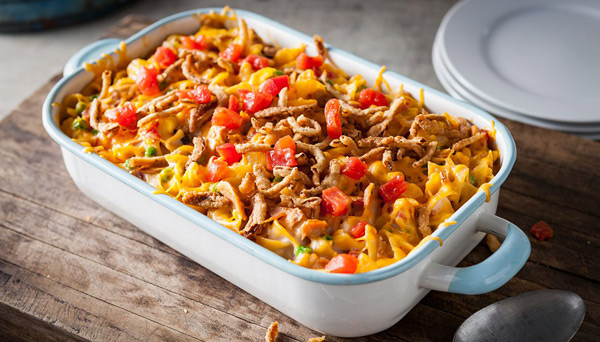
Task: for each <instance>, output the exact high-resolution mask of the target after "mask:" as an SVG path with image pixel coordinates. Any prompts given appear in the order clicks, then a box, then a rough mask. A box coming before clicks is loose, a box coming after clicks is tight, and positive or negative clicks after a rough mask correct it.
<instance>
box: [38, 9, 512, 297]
mask: <svg viewBox="0 0 600 342" xmlns="http://www.w3.org/2000/svg"><path fill="white" fill-rule="evenodd" d="M221 9H222V8H202V9H197V10H191V11H186V12H181V13H178V14H174V15H172V16H169V17H167V18H164V19H162V20H159V21H157V22H156V23H154V24H152V25H150V26H148V27H147V28H145V29H143V30H141V31H140V32H138V33H136V34H134V35H133V36H131V37H130V38H128V39H127V40H125V43H126V44H131V43H132V42H133V41H135V40H138V39H140V38H141V37H142V36H144V35H145V34H147V33H148V32H150V31H153V30H156V29H157V28H159V27H160V26H162V25H165V24H167V23H170V22H173V21H176V20H178V19H182V18H184V17H188V16H192V15H195V14H198V13H207V12H209V11H211V10H214V11H220V10H221ZM235 11H236V12H237V13H238V14H240V16H242V17H249V18H255V19H259V20H261V21H263V22H264V23H266V24H268V25H269V26H271V27H274V28H276V29H279V30H282V31H286V32H288V33H290V34H293V35H295V36H297V37H298V38H300V39H302V40H304V41H305V42H306V43H307V44H310V43H311V42H312V37H310V36H308V35H306V34H303V33H300V32H298V31H296V30H293V29H291V28H289V27H287V26H285V25H283V24H280V23H278V22H276V21H274V20H271V19H268V18H266V17H263V16H261V15H259V14H256V13H253V12H249V11H244V10H238V9H236V10H235ZM327 47H328V48H329V49H330V51H335V52H336V53H338V54H340V55H343V56H344V57H346V58H349V59H353V60H354V61H356V62H358V63H362V64H363V65H366V66H369V67H370V68H372V69H374V70H379V68H380V67H379V66H378V65H376V64H374V63H371V62H368V61H366V60H364V59H362V58H359V57H357V56H354V55H352V54H350V53H348V52H346V51H344V50H341V49H338V48H335V47H332V46H330V45H327ZM83 72H85V70H84V69H83V68H79V69H78V70H77V71H76V72H74V73H73V74H72V75H70V76H68V77H65V78H63V79H61V80H60V81H59V82H58V83H57V84H56V85H55V86H54V87H53V88H52V90H51V91H50V93H49V94H48V96H47V97H46V100H45V102H44V105H43V114H42V115H43V118H42V122H43V124H44V127H45V129H46V131H47V132H48V134H49V135H50V137H51V138H52V139H53V140H54V141H56V142H57V143H58V144H60V145H61V146H62V147H63V148H66V149H67V150H68V151H70V152H71V153H73V154H75V155H77V156H78V157H79V158H81V159H83V160H85V161H86V162H88V163H90V164H92V165H93V166H95V167H96V168H98V169H100V170H102V171H104V172H106V173H108V174H110V175H111V176H113V177H115V178H116V179H118V180H119V181H121V182H122V183H124V184H126V185H128V186H129V187H131V188H133V189H135V190H136V191H138V192H140V193H141V194H143V195H145V196H147V197H149V198H150V199H152V200H154V201H155V202H158V203H160V204H161V205H164V206H165V207H167V208H169V209H170V210H172V211H174V212H175V213H177V214H179V215H181V216H182V217H184V218H186V219H187V220H189V221H191V222H193V223H195V224H197V225H199V226H201V227H202V228H203V229H206V230H207V231H209V232H210V233H212V234H214V235H216V236H218V237H220V238H222V239H224V240H226V241H228V242H230V243H231V244H232V245H234V246H236V247H238V248H240V249H242V250H244V251H245V252H247V253H249V254H251V255H253V256H255V257H257V258H259V259H261V260H262V261H264V262H266V263H268V264H269V265H271V266H273V267H276V268H278V269H280V270H282V271H284V272H287V273H289V274H291V275H294V276H296V277H298V278H302V279H305V280H308V281H312V282H318V283H323V284H332V285H350V284H351V285H356V284H365V283H370V282H375V281H380V280H384V279H387V278H390V277H393V276H395V275H398V274H400V273H402V272H404V271H406V270H408V269H410V268H412V267H413V266H415V265H416V264H417V263H419V262H420V261H421V260H423V259H424V258H425V257H426V256H427V255H429V254H430V253H431V252H433V250H435V249H436V248H437V247H439V243H438V242H437V241H435V240H431V241H428V242H426V243H425V244H424V245H423V246H421V247H420V248H419V249H418V250H416V251H414V252H413V253H410V254H409V255H408V256H407V257H405V258H404V259H402V260H401V261H399V262H397V263H394V264H392V265H390V266H386V267H383V268H380V269H377V270H374V271H370V272H366V273H360V274H331V273H324V272H317V271H314V270H310V269H307V268H304V267H301V266H298V265H296V264H294V263H291V262H289V261H287V260H285V259H283V258H281V257H280V256H278V255H277V254H275V253H273V252H271V251H270V250H268V249H266V248H264V247H262V246H260V245H258V244H256V243H254V242H252V241H250V240H248V239H246V238H244V237H242V236H240V235H239V234H236V233H234V232H233V231H231V230H229V229H226V228H224V227H223V226H221V225H219V224H218V223H216V222H215V221H213V220H211V219H209V218H208V217H206V216H204V215H201V214H199V213H198V212H197V211H195V210H194V209H192V208H190V207H188V206H186V205H185V204H183V203H181V202H179V201H177V200H175V199H173V198H171V197H169V196H167V195H154V194H153V191H154V190H155V189H154V188H153V187H152V186H151V185H149V184H147V183H145V182H143V181H142V180H140V179H138V178H136V177H134V176H132V175H130V174H129V173H127V172H125V171H124V170H122V169H121V168H119V167H118V166H116V165H114V164H112V163H111V162H109V161H107V160H105V159H102V158H101V157H100V156H98V155H96V154H87V153H84V152H83V149H82V147H81V145H79V144H77V143H76V142H74V141H72V140H71V139H70V138H69V137H67V136H66V135H65V134H64V133H62V131H61V130H60V128H59V127H58V125H57V123H56V122H55V121H54V120H53V117H52V103H53V102H54V98H55V97H56V95H57V94H58V92H59V91H60V90H61V88H62V87H64V86H65V85H66V84H67V83H68V82H70V80H71V79H73V78H74V77H76V76H77V75H79V74H80V73H83ZM385 75H390V76H392V77H395V78H397V79H399V80H401V81H402V82H404V83H407V84H412V85H414V86H416V87H420V88H423V89H424V91H426V92H428V93H431V94H435V95H436V96H440V97H443V98H445V99H448V100H449V101H452V102H455V103H458V104H460V105H461V106H463V107H464V108H466V109H469V110H471V111H473V112H474V113H476V114H477V115H478V116H480V117H482V118H484V119H486V120H487V121H488V122H491V121H492V120H493V121H494V122H495V125H496V130H497V133H498V134H499V135H501V136H502V137H503V138H504V139H505V141H506V144H507V151H506V153H505V154H504V155H502V156H501V157H502V159H503V160H502V167H501V168H500V170H499V171H498V173H497V174H496V176H495V177H494V178H493V179H492V183H493V186H492V187H491V188H490V193H492V194H493V193H495V192H496V191H498V189H499V188H500V185H502V183H504V181H505V180H506V178H507V177H508V174H509V173H510V170H511V169H512V167H513V165H514V163H515V160H516V153H517V150H516V146H515V142H514V140H513V138H512V136H511V134H510V132H509V131H508V129H507V128H506V127H505V126H504V125H503V124H502V123H500V122H499V121H498V120H497V119H495V118H494V117H493V116H491V115H490V114H488V113H486V112H485V111H483V110H481V109H479V108H477V107H474V106H473V105H471V104H468V103H465V102H462V101H460V100H457V99H454V98H452V97H450V96H449V95H447V94H444V93H442V92H440V91H438V90H435V89H433V88H430V87H428V86H426V85H424V84H421V83H419V82H417V81H414V80H412V79H410V78H407V77H405V76H402V75H399V74H397V73H395V72H390V71H387V72H386V73H385ZM484 202H485V194H484V193H483V192H478V193H476V194H475V195H474V196H473V197H472V198H471V199H470V200H469V201H467V203H465V204H464V205H463V206H462V207H461V208H460V209H459V210H458V211H457V212H455V213H454V214H453V215H452V216H451V217H450V218H449V219H448V221H456V224H453V225H450V226H448V227H445V228H444V229H438V230H436V231H435V232H434V233H433V234H432V235H433V236H435V237H438V238H440V239H442V240H446V239H447V238H448V236H450V234H452V233H453V232H454V231H455V230H456V228H457V227H459V226H460V225H461V224H462V223H463V222H464V221H465V220H466V219H467V218H468V217H469V216H471V215H472V214H473V213H474V212H475V210H476V209H477V208H479V207H480V206H481V205H482V204H483V203H484Z"/></svg>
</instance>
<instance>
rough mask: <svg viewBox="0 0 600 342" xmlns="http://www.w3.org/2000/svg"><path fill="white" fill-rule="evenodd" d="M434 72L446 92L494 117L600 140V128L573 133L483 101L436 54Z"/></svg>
mask: <svg viewBox="0 0 600 342" xmlns="http://www.w3.org/2000/svg"><path fill="white" fill-rule="evenodd" d="M434 70H435V73H436V75H437V77H438V79H439V81H440V83H441V84H442V86H443V87H444V89H446V91H447V92H448V93H449V94H450V95H452V96H453V97H455V98H458V99H460V100H463V101H466V102H470V103H472V104H474V105H476V106H478V107H480V108H482V109H484V110H486V111H488V112H490V113H492V114H494V115H498V116H502V117H505V118H508V119H511V120H515V121H519V122H523V123H526V124H530V125H535V126H538V127H542V128H547V129H553V130H559V131H564V132H566V133H570V134H575V135H578V136H580V137H583V138H587V139H592V140H599V139H600V127H599V128H598V129H597V130H594V129H590V130H588V131H584V132H581V131H577V130H575V131H573V130H572V128H569V127H565V126H563V125H559V124H556V123H553V122H548V121H543V120H537V119H535V118H530V117H527V116H524V115H519V114H516V113H513V112H510V111H507V110H506V109H503V108H500V107H497V106H495V105H493V104H490V103H488V102H485V101H483V100H482V99H480V98H478V97H476V96H474V94H472V93H470V92H469V91H468V90H466V89H465V88H464V87H462V86H461V85H460V84H458V82H457V81H456V80H454V79H452V76H451V75H449V73H448V70H446V69H445V68H444V66H443V65H441V61H439V56H438V57H436V55H435V53H434Z"/></svg>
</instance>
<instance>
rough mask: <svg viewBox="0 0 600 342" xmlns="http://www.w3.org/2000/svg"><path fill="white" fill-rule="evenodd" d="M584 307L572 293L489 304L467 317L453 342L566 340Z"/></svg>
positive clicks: (535, 293) (536, 293) (548, 293)
mask: <svg viewBox="0 0 600 342" xmlns="http://www.w3.org/2000/svg"><path fill="white" fill-rule="evenodd" d="M584 316H585V304H584V302H583V300H582V299H581V297H579V296H578V295H576V294H575V293H573V292H569V291H562V290H540V291H532V292H526V293H523V294H520V295H518V296H514V297H511V298H508V299H505V300H502V301H499V302H497V303H494V304H491V305H489V306H487V307H485V308H483V309H481V310H479V311H477V312H476V313H474V314H473V315H471V317H469V318H468V319H467V320H466V321H464V322H463V324H462V325H461V326H460V327H459V328H458V330H457V331H456V334H455V335H454V341H455V342H467V341H481V342H488V341H489V342H496V341H498V342H500V341H544V342H550V341H557V342H558V341H560V342H564V341H569V340H570V339H571V338H572V337H573V335H575V332H577V329H579V326H580V325H581V322H582V321H583V317H584Z"/></svg>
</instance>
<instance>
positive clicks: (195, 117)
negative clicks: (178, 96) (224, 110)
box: [188, 103, 214, 133]
mask: <svg viewBox="0 0 600 342" xmlns="http://www.w3.org/2000/svg"><path fill="white" fill-rule="evenodd" d="M210 106H211V105H210V104H208V103H206V104H199V105H198V106H196V107H195V108H192V109H191V110H190V116H189V119H188V129H189V131H190V133H194V132H196V130H197V129H199V128H200V127H202V125H204V124H205V123H206V122H207V121H208V120H210V119H211V118H212V115H213V112H214V110H213V109H210V110H208V108H209V107H210Z"/></svg>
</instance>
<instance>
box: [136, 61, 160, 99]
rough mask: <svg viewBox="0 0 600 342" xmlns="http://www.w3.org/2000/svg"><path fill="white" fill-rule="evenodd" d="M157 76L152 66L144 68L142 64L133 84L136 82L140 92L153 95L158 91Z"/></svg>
mask: <svg viewBox="0 0 600 342" xmlns="http://www.w3.org/2000/svg"><path fill="white" fill-rule="evenodd" d="M157 76H158V71H156V69H154V68H152V67H150V68H146V67H145V66H142V67H141V68H140V71H139V73H138V75H137V79H136V80H135V84H137V86H138V88H139V89H140V91H141V92H142V94H144V95H147V96H154V95H156V94H158V93H159V92H160V89H159V88H158V81H157V80H156V77H157Z"/></svg>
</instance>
